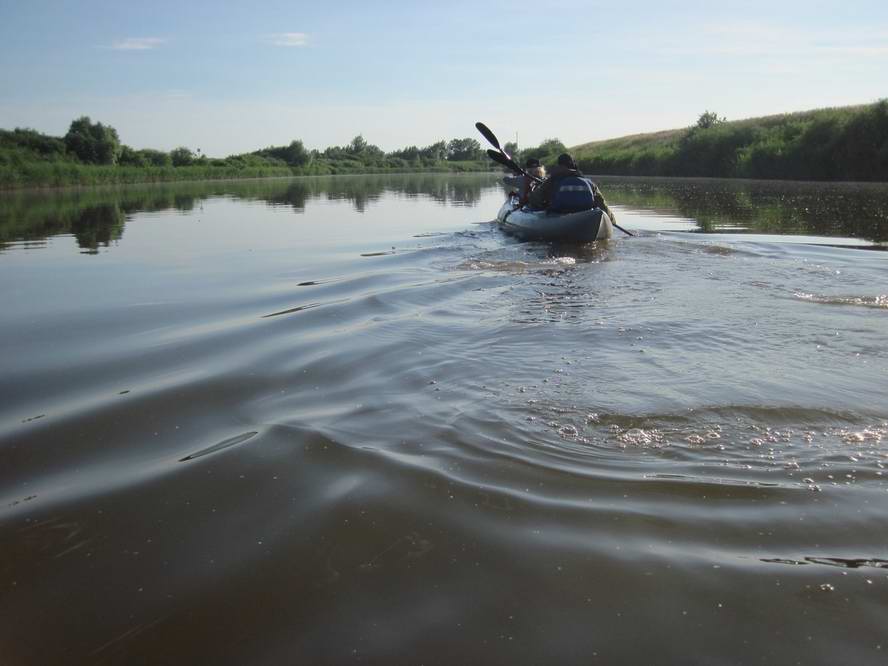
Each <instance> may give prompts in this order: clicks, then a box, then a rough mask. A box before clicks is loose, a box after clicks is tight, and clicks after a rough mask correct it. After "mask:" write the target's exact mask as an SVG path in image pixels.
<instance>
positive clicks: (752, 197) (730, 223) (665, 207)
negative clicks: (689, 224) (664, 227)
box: [600, 178, 888, 242]
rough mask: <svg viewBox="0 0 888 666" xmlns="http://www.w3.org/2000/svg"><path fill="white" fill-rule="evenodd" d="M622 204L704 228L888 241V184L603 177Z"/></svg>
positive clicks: (608, 190)
mask: <svg viewBox="0 0 888 666" xmlns="http://www.w3.org/2000/svg"><path fill="white" fill-rule="evenodd" d="M600 184H601V187H603V188H604V189H605V191H606V192H607V193H608V196H609V198H611V199H613V201H614V202H616V203H618V204H620V205H621V206H627V207H630V208H633V209H640V210H650V211H655V212H658V213H661V214H664V215H675V216H681V217H685V218H688V219H690V220H692V221H694V222H695V223H696V224H697V225H698V229H699V231H702V232H725V231H735V232H736V231H751V232H758V233H769V234H798V235H816V236H850V237H857V238H861V239H867V240H871V241H875V242H885V241H888V185H886V184H882V183H803V182H785V181H784V182H781V181H747V180H721V179H693V178H680V179H670V178H656V179H655V178H602V179H601V181H600Z"/></svg>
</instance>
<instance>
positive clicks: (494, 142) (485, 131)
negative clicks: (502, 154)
mask: <svg viewBox="0 0 888 666" xmlns="http://www.w3.org/2000/svg"><path fill="white" fill-rule="evenodd" d="M475 128H476V129H477V130H478V131H479V132H481V134H482V135H483V136H484V138H485V139H487V140H488V141H489V142H490V145H491V146H493V147H494V148H496V149H497V150H502V148H500V145H499V140H498V139H497V138H496V134H494V133H493V132H491V131H490V128H489V127H488V126H487V125H485V124H484V123H480V122H479V123H475Z"/></svg>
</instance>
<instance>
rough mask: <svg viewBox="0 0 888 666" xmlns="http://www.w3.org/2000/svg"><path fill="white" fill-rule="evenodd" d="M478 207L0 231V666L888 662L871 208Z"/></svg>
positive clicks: (361, 187)
mask: <svg viewBox="0 0 888 666" xmlns="http://www.w3.org/2000/svg"><path fill="white" fill-rule="evenodd" d="M498 181H499V179H498V177H497V176H496V175H493V174H489V175H478V176H446V175H445V176H416V177H413V176H411V177H392V176H387V177H382V176H380V177H368V178H326V179H287V180H271V181H251V182H230V183H218V182H216V183H200V184H182V185H175V186H166V185H164V186H143V187H135V188H121V189H111V190H70V191H62V192H54V193H16V194H12V195H8V196H7V195H4V196H3V197H0V211H2V213H0V215H2V217H0V234H2V235H0V238H2V242H3V243H4V246H3V249H2V251H0V285H2V289H0V312H2V317H0V369H2V372H0V663H2V665H3V666H31V665H42V664H91V665H92V664H180V663H194V664H199V663H213V664H226V665H227V664H232V665H235V664H237V665H240V664H263V665H264V664H268V665H276V664H288V663H324V664H327V663H329V664H339V663H352V662H357V663H375V664H400V663H427V664H453V663H492V664H500V663H509V664H512V663H514V664H541V663H559V664H562V663H563V664H581V663H582V664H585V663H602V664H648V663H663V664H675V663H684V662H687V661H691V662H695V663H707V664H708V663H717V664H747V663H748V664H752V663H756V664H758V663H774V664H784V663H796V662H802V663H806V664H808V663H810V664H824V665H827V664H829V665H832V664H839V663H842V664H844V663H854V664H867V665H868V664H881V663H883V661H884V650H885V649H886V645H888V643H886V642H885V627H886V625H888V610H886V609H888V578H886V577H885V576H884V575H883V574H884V572H885V571H886V569H885V565H886V559H888V558H886V547H885V537H884V535H885V534H886V533H888V477H886V473H888V408H886V403H885V395H886V394H888V347H886V345H885V335H886V330H888V329H886V316H888V308H886V298H888V294H886V288H885V275H886V268H888V253H885V252H862V251H860V250H859V249H850V248H847V247H834V246H833V245H844V244H846V243H845V240H844V239H840V238H835V237H831V238H830V237H824V236H820V237H816V238H814V239H813V240H815V241H817V242H816V243H812V242H810V241H811V240H812V239H811V234H814V233H821V234H823V233H835V234H839V235H849V234H851V233H854V234H863V231H861V230H862V229H864V230H865V229H869V230H871V234H870V235H869V236H868V238H870V239H871V240H873V239H880V238H884V237H885V236H884V225H881V223H880V222H879V221H880V220H881V219H882V218H881V217H880V216H881V215H882V213H881V212H880V211H881V210H883V208H880V206H881V204H880V203H879V201H881V200H880V198H879V197H880V196H881V194H879V192H880V190H879V189H878V188H874V189H865V190H861V191H859V192H858V194H859V195H860V198H859V199H855V197H856V195H855V194H854V192H857V190H856V189H855V188H856V186H848V187H847V188H845V189H842V187H839V188H838V189H836V190H828V192H830V193H831V194H829V197H839V195H840V194H841V195H842V196H844V197H846V199H849V198H850V199H854V201H850V202H849V203H848V205H846V206H841V207H839V209H836V210H837V211H839V210H840V211H845V212H847V211H855V213H854V215H855V220H856V222H855V221H854V220H847V221H845V222H842V223H841V225H845V226H841V225H840V226H837V227H828V228H825V227H824V228H821V227H817V226H812V225H816V224H818V223H819V222H818V220H819V219H820V217H821V216H816V215H815V216H811V215H809V214H808V213H806V212H805V211H804V208H805V206H807V207H810V206H811V205H814V202H815V201H816V200H817V196H819V195H816V194H815V190H813V189H808V186H807V185H795V184H782V185H780V187H783V188H784V189H783V191H782V193H780V191H779V189H768V188H769V187H772V186H771V185H768V186H767V187H765V186H760V185H758V184H755V183H748V184H728V183H722V182H702V181H700V182H698V181H689V182H686V183H684V184H683V185H682V184H680V183H673V182H671V181H644V182H642V181H639V180H636V179H621V180H619V181H607V182H605V181H603V182H602V186H603V187H604V189H605V192H606V194H607V196H608V198H609V200H610V201H611V202H613V204H614V206H615V207H618V214H619V216H620V222H621V224H623V225H624V226H626V227H627V228H630V229H641V230H642V233H640V234H639V236H638V237H636V238H627V237H618V238H614V239H612V240H610V241H607V242H601V243H596V244H590V245H585V246H581V247H576V246H569V247H556V246H552V245H541V244H533V243H518V242H516V241H515V240H514V239H511V238H509V237H508V236H505V235H503V234H501V233H500V232H499V231H498V230H497V229H496V227H495V226H494V225H493V224H491V223H490V222H489V220H490V219H491V218H492V217H493V215H494V214H495V212H496V210H497V209H498V207H499V205H500V203H501V201H502V196H503V190H502V187H501V186H500V184H499V182H498ZM773 187H777V186H776V185H775V186H773ZM817 187H823V186H820V185H818V186H817ZM816 191H819V190H816ZM689 192H695V194H694V195H693V196H692V195H691V194H689ZM759 205H760V206H761V207H762V208H763V211H764V209H768V210H769V211H770V212H767V213H765V212H762V213H761V216H762V219H768V220H772V221H773V220H779V221H780V224H782V225H785V229H784V228H782V227H781V228H780V229H779V230H777V229H776V228H771V227H756V226H755V225H756V224H758V223H759V222H758V219H759V218H758V214H757V213H756V212H755V211H756V210H757V209H756V206H759ZM769 207H770V208H769ZM652 213H653V214H652ZM697 222H699V223H700V224H699V226H700V227H701V228H702V229H708V230H712V231H719V232H720V233H717V234H716V233H712V234H708V233H670V229H671V228H673V226H679V225H680V227H681V228H682V229H683V230H685V231H687V230H691V229H696V228H697V226H698V225H697ZM858 222H859V223H860V224H862V225H863V226H861V227H857V226H854V224H857V223H858ZM774 223H775V224H776V223H777V222H774ZM768 224H771V222H768ZM725 227H733V228H734V229H735V230H744V231H751V230H756V231H763V230H767V231H768V232H769V233H770V234H771V235H769V236H764V235H758V236H756V235H750V234H748V233H735V234H726V233H724V230H725ZM775 231H776V232H777V233H776V234H775ZM790 233H793V234H795V233H799V234H804V235H803V236H798V235H795V236H791V235H789V234H790ZM868 233H869V232H868ZM35 247H37V248H39V250H38V251H33V250H34V248H35Z"/></svg>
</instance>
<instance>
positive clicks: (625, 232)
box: [611, 220, 635, 238]
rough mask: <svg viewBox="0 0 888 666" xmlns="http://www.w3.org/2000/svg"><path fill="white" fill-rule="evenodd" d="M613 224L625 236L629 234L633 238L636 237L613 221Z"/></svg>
mask: <svg viewBox="0 0 888 666" xmlns="http://www.w3.org/2000/svg"><path fill="white" fill-rule="evenodd" d="M611 224H612V225H614V226H615V227H616V228H617V229H619V230H620V231H622V232H623V233H624V234H628V235H629V236H632V237H633V238H634V237H635V234H633V233H632V232H631V231H626V230H625V229H624V228H623V227H621V226H620V225H619V224H617V223H616V222H614V221H613V220H611Z"/></svg>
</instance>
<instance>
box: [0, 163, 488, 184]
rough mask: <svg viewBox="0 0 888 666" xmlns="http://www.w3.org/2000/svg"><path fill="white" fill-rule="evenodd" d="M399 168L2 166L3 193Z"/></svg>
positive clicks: (453, 169)
mask: <svg viewBox="0 0 888 666" xmlns="http://www.w3.org/2000/svg"><path fill="white" fill-rule="evenodd" d="M490 170H491V165H490V164H489V163H486V162H477V161H468V162H447V163H445V164H441V165H437V166H427V167H416V168H414V169H411V170H410V173H475V172H485V171H490ZM402 172H403V170H399V169H397V168H394V167H393V168H380V167H367V168H347V167H346V168H343V167H337V166H335V165H333V166H331V165H323V164H322V165H317V166H315V167H313V168H312V167H309V168H298V167H288V166H228V165H223V166H204V165H192V166H179V167H174V166H164V167H153V166H145V167H136V166H119V165H93V164H78V163H75V162H25V163H21V164H18V165H15V166H8V165H0V190H19V189H31V188H57V187H72V186H93V185H134V184H138V183H173V182H185V181H203V180H239V179H254V178H281V177H291V176H336V175H350V174H353V175H372V174H393V173H402Z"/></svg>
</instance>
